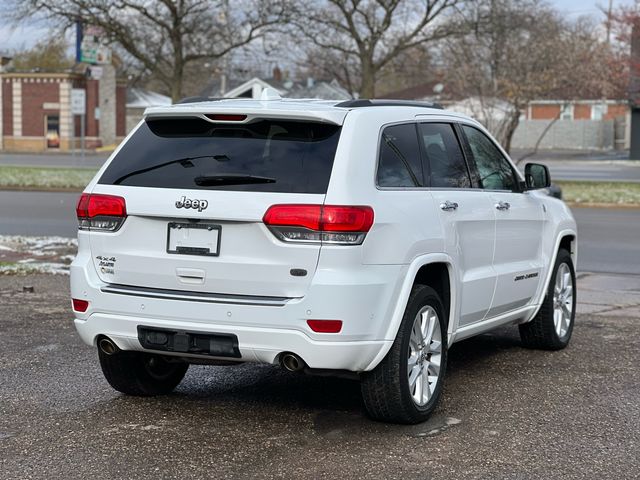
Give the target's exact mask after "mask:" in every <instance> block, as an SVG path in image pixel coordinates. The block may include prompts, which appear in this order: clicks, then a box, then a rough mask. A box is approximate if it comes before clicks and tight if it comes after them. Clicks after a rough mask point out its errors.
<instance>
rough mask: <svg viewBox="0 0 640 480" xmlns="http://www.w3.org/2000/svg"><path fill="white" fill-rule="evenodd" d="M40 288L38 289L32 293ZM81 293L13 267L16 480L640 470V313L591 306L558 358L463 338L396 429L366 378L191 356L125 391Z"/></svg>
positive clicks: (4, 428)
mask: <svg viewBox="0 0 640 480" xmlns="http://www.w3.org/2000/svg"><path fill="white" fill-rule="evenodd" d="M608 283H609V282H607V284H608ZM26 285H29V286H33V287H34V289H35V293H23V287H24V286H26ZM625 285H628V283H625ZM634 288H636V289H637V292H636V296H635V297H634V298H635V299H636V300H635V301H636V302H639V303H640V298H639V296H640V287H638V286H636V287H634ZM579 290H580V280H579ZM68 295H69V293H68V288H67V280H66V279H65V278H64V277H54V276H29V277H6V276H5V277H1V276H0V379H1V381H0V478H2V479H6V480H8V479H24V478H65V479H86V478H93V477H96V476H97V477H100V478H154V479H155V478H167V479H168V478H175V479H185V478H230V479H235V478H238V479H245V478H301V479H306V478H308V479H320V478H331V479H334V478H345V479H347V478H357V479H364V478H376V479H378V478H385V479H387V478H388V479H393V478H402V479H418V478H420V479H429V478H465V479H485V478H495V479H500V478H509V479H529V478H532V479H533V478H618V479H627V478H637V475H638V472H639V471H640V457H639V456H638V445H640V402H639V401H638V398H639V397H640V369H638V368H637V365H638V363H639V362H640V322H638V319H637V318H635V319H634V318H629V317H625V316H619V315H618V316H613V314H611V315H597V314H594V315H587V314H581V315H579V317H578V320H577V326H576V328H575V330H574V335H573V339H572V343H571V345H570V346H569V347H568V348H567V349H565V350H563V351H560V352H547V351H536V350H526V349H524V348H522V347H521V346H520V344H519V339H518V336H517V329H515V328H507V329H501V330H498V331H496V332H494V333H492V334H487V335H482V336H480V337H477V338H475V339H471V340H467V341H464V342H461V343H459V344H457V345H455V346H454V347H453V348H452V349H451V352H450V359H449V361H450V363H449V369H448V371H447V378H446V383H445V389H444V395H443V399H442V400H443V401H442V403H441V405H440V407H439V408H438V409H437V411H436V412H435V414H434V415H433V417H432V419H431V420H429V421H428V422H427V423H424V424H421V425H416V426H397V425H385V424H380V423H376V422H373V421H371V420H369V419H368V418H367V417H366V416H365V415H364V413H363V407H362V404H361V401H360V396H359V385H358V383H357V382H356V381H352V380H344V379H336V378H322V377H307V376H303V375H298V374H290V373H286V372H283V371H282V370H280V369H279V368H277V367H272V366H265V365H262V366H260V365H251V364H247V365H242V366H236V367H204V366H192V367H191V368H190V370H189V372H188V373H187V376H186V378H185V380H184V381H183V383H182V384H181V385H180V386H179V387H178V389H177V390H176V392H175V393H174V394H172V395H169V396H165V397H156V398H134V397H126V396H123V395H120V394H118V393H117V392H115V391H113V390H112V389H111V388H110V387H109V386H108V385H107V384H106V382H105V380H104V379H103V378H102V374H101V372H100V368H99V365H98V362H97V358H96V352H95V350H94V349H93V348H90V347H88V346H85V345H84V344H82V343H81V341H80V339H79V338H78V336H77V335H76V333H75V330H74V328H73V325H72V322H71V314H70V307H69V298H68ZM609 308H611V307H609Z"/></svg>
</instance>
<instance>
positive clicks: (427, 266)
mask: <svg viewBox="0 0 640 480" xmlns="http://www.w3.org/2000/svg"><path fill="white" fill-rule="evenodd" d="M457 278H458V277H457V272H456V270H455V267H454V263H453V260H452V259H451V257H449V256H448V255H447V254H445V253H433V254H428V255H422V256H420V257H417V258H416V259H414V260H413V261H412V262H411V264H410V265H409V267H408V269H407V273H406V275H405V277H404V279H403V280H402V286H401V288H400V290H399V292H400V293H399V295H398V296H397V301H396V303H395V305H394V307H393V310H392V312H393V313H392V314H391V318H390V321H389V323H388V327H387V330H386V332H385V336H384V339H385V340H390V341H389V342H388V345H387V346H385V347H384V348H383V349H382V350H381V351H380V352H378V355H376V357H375V358H374V359H373V360H372V362H371V363H370V364H369V365H368V366H367V367H366V368H365V370H371V369H373V368H375V367H376V365H378V363H380V362H381V361H382V359H383V358H384V357H385V356H386V355H387V353H388V352H389V350H390V349H391V346H392V343H393V340H395V338H396V335H397V334H398V329H399V328H400V323H401V322H402V317H403V316H404V311H405V309H406V307H407V302H408V301H409V295H410V294H411V289H412V288H413V286H414V285H416V284H422V285H429V286H430V287H432V288H433V289H434V290H435V291H436V292H438V295H440V297H441V300H442V303H443V306H444V308H445V315H446V317H447V338H451V336H452V333H453V331H454V329H455V328H456V327H457V325H456V322H455V319H456V318H457V292H458V288H457V282H456V279H457Z"/></svg>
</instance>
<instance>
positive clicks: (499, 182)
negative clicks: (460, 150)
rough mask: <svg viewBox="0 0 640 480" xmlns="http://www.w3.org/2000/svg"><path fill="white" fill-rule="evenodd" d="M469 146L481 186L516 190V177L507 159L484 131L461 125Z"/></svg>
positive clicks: (492, 188) (491, 188) (490, 188)
mask: <svg viewBox="0 0 640 480" xmlns="http://www.w3.org/2000/svg"><path fill="white" fill-rule="evenodd" d="M462 130H463V131H464V134H465V135H466V136H467V140H468V142H469V147H471V152H472V153H473V160H474V161H475V164H476V168H477V169H478V174H479V175H480V183H481V185H482V188H484V189H488V190H511V191H514V190H516V185H517V184H516V179H515V175H514V172H513V168H511V164H510V163H509V161H508V160H507V159H506V158H504V155H502V153H501V152H500V150H498V147H496V146H495V144H494V143H493V142H492V141H491V139H489V137H487V136H486V135H485V134H484V133H482V132H481V131H480V130H478V129H477V128H474V127H470V126H468V125H463V126H462Z"/></svg>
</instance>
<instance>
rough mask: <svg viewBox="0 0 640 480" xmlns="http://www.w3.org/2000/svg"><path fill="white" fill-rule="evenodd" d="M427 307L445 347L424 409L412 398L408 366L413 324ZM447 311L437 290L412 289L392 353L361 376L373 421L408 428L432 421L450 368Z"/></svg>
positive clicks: (364, 396) (368, 409)
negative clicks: (447, 368) (429, 419)
mask: <svg viewBox="0 0 640 480" xmlns="http://www.w3.org/2000/svg"><path fill="white" fill-rule="evenodd" d="M426 306H430V307H432V308H433V309H434V310H435V312H436V313H437V315H438V324H439V326H440V332H441V341H442V343H441V349H440V350H441V351H440V371H439V374H438V379H437V383H436V386H435V389H434V391H433V393H431V397H430V399H429V400H428V402H427V403H426V404H425V405H422V406H421V405H418V404H417V403H416V402H415V401H414V400H413V398H412V394H411V390H410V387H409V377H408V374H409V373H408V371H409V367H408V365H407V363H408V360H409V340H410V337H411V331H412V329H413V325H414V321H415V319H416V316H417V315H418V312H420V310H421V309H422V308H423V307H426ZM444 311H445V310H444V308H443V306H442V301H441V300H440V297H439V296H438V294H437V293H436V291H435V290H433V289H432V288H431V287H429V286H426V285H415V286H414V287H413V290H412V291H411V295H410V296H409V301H408V302H407V308H406V310H405V313H404V316H403V318H402V323H401V324H400V328H399V330H398V334H397V336H396V339H395V341H394V342H393V346H392V347H391V350H389V353H387V355H386V357H385V358H384V359H383V360H382V362H380V364H379V365H378V366H377V367H376V368H375V369H373V370H372V371H370V372H365V373H364V374H363V375H362V381H361V391H362V398H363V400H364V405H365V408H366V410H367V413H368V414H369V416H371V418H373V419H375V420H379V421H383V422H390V423H405V424H413V423H419V422H423V421H425V420H427V419H428V418H429V416H430V415H431V413H432V412H433V410H434V409H435V407H436V405H437V403H438V400H439V398H440V394H441V393H442V385H443V380H444V375H445V371H446V366H447V328H446V326H447V322H446V321H445V314H444ZM427 388H428V387H427Z"/></svg>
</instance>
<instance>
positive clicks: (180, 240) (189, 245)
mask: <svg viewBox="0 0 640 480" xmlns="http://www.w3.org/2000/svg"><path fill="white" fill-rule="evenodd" d="M167 229H168V232H167V253H179V254H183V255H206V256H210V257H217V256H218V255H220V234H221V232H222V227H221V226H220V225H213V224H210V223H178V222H170V223H169V225H168V227H167Z"/></svg>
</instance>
